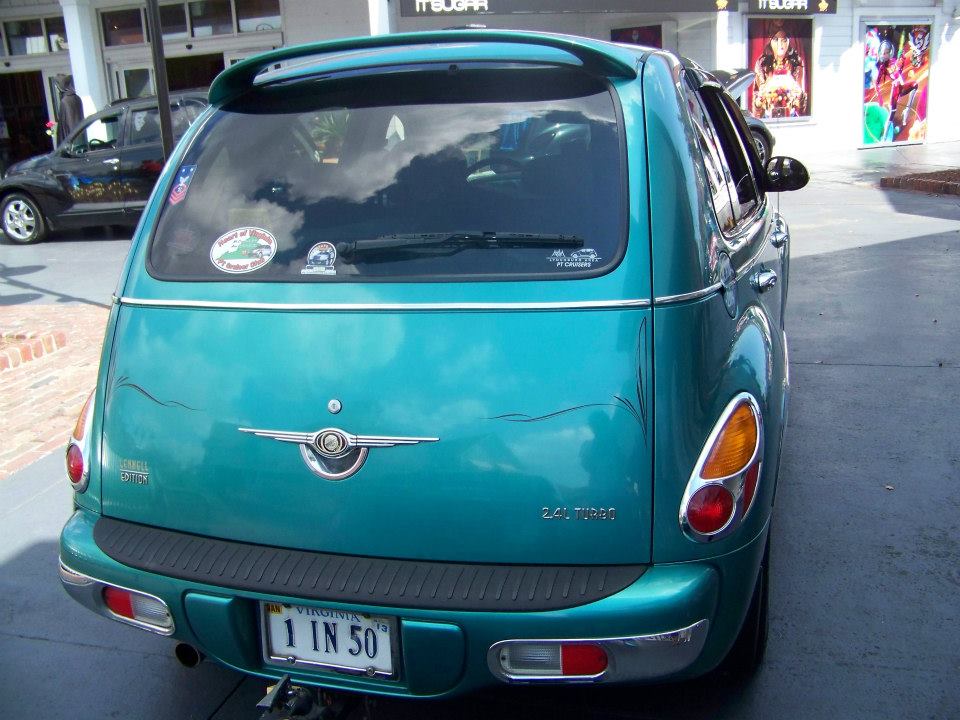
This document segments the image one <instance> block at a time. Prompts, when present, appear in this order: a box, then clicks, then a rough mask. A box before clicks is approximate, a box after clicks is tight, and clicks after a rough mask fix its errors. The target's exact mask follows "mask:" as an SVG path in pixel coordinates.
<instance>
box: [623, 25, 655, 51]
mask: <svg viewBox="0 0 960 720" xmlns="http://www.w3.org/2000/svg"><path fill="white" fill-rule="evenodd" d="M610 39H611V40H612V41H613V42H620V43H630V44H631V45H645V46H646V47H655V48H662V47H663V27H662V26H661V25H641V26H639V27H630V28H617V29H615V30H611V31H610Z"/></svg>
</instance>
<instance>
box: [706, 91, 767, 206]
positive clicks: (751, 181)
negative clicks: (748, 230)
mask: <svg viewBox="0 0 960 720" xmlns="http://www.w3.org/2000/svg"><path fill="white" fill-rule="evenodd" d="M701 97H702V99H703V101H704V105H705V107H706V109H707V111H708V113H709V114H710V117H711V118H712V119H713V122H714V128H715V129H716V136H717V139H718V141H719V144H720V151H721V152H722V153H723V156H724V159H725V160H726V165H727V167H728V168H729V170H730V174H731V176H732V178H733V188H732V193H731V194H735V196H736V202H737V204H738V205H739V212H738V215H737V223H740V222H742V221H743V220H745V219H747V218H749V217H750V216H751V215H752V214H753V213H754V212H755V211H756V210H757V208H758V207H759V206H760V193H759V191H758V190H757V182H756V178H755V177H754V169H753V166H752V165H751V162H750V155H749V153H748V151H747V146H746V145H745V144H744V139H743V138H742V137H741V132H740V130H739V128H738V123H737V122H736V120H735V119H734V118H733V117H732V116H731V114H730V113H731V112H739V110H737V109H736V107H735V106H733V107H731V106H732V105H733V102H732V101H730V102H729V103H727V102H724V100H723V96H722V94H721V92H720V91H719V90H716V89H714V88H704V89H703V90H702V91H701Z"/></svg>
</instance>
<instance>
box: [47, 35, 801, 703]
mask: <svg viewBox="0 0 960 720" xmlns="http://www.w3.org/2000/svg"><path fill="white" fill-rule="evenodd" d="M806 182H807V171H806V170H805V169H804V167H803V165H802V164H800V163H799V162H797V161H796V160H793V159H791V158H785V157H775V158H772V159H771V160H770V161H769V163H768V164H767V165H766V166H763V165H761V162H760V159H759V157H758V156H757V154H756V150H755V147H754V145H753V143H752V142H751V139H750V131H749V129H748V128H747V126H746V124H745V122H744V118H743V116H742V115H741V112H740V110H739V109H738V107H737V105H736V104H735V103H734V101H733V100H732V99H731V98H730V97H729V96H728V95H726V94H725V93H724V91H723V90H722V88H721V86H720V84H719V83H717V82H716V81H715V79H714V78H712V76H710V75H709V74H707V73H705V72H704V71H703V70H701V69H700V68H699V67H698V66H697V65H695V64H694V63H691V62H689V61H685V60H682V59H678V58H676V57H675V56H673V55H671V54H669V53H667V52H663V51H660V50H654V49H646V48H642V47H632V46H631V47H628V46H622V45H616V44H611V43H606V42H601V41H596V40H589V39H583V38H574V37H568V36H561V35H550V34H541V33H531V32H513V31H484V30H455V31H443V32H433V33H418V34H399V35H388V36H382V37H366V38H359V39H348V40H339V41H334V42H326V43H320V44H313V45H307V46H299V47H291V48H283V49H280V50H276V51H273V52H270V53H267V54H264V55H259V56H257V57H254V58H250V59H247V60H244V61H242V62H239V63H237V64H236V65H234V66H232V67H231V68H229V69H228V70H226V71H225V72H224V73H222V74H221V75H220V76H219V77H218V78H217V79H216V81H215V82H214V83H213V85H212V87H211V89H210V107H209V108H208V109H207V110H206V111H205V112H204V114H203V115H202V116H201V117H200V118H199V119H198V121H197V122H196V123H194V125H193V126H192V127H191V129H190V131H189V132H188V133H187V135H185V136H184V138H183V139H182V140H181V141H180V143H179V145H178V146H177V148H176V150H175V151H174V153H173V155H172V156H171V158H170V160H169V162H168V164H167V166H166V169H165V170H164V172H163V175H162V176H161V178H160V180H159V182H158V184H157V186H156V188H155V189H154V192H153V195H152V197H151V199H150V200H149V202H148V204H147V208H146V211H145V213H144V216H143V218H142V220H141V223H140V225H139V227H138V229H137V231H136V235H135V237H134V240H133V245H132V248H131V251H130V255H129V258H128V260H127V263H126V266H125V268H124V270H123V273H122V276H121V278H120V281H119V285H118V289H117V293H116V297H115V298H114V303H113V307H112V311H111V314H110V319H109V324H108V326H107V332H106V339H105V343H104V349H103V355H102V360H101V364H100V371H99V379H98V382H97V386H96V389H95V390H94V392H93V393H92V395H91V397H90V399H89V401H88V402H87V404H86V406H85V407H84V409H83V412H82V414H81V416H80V418H79V420H78V422H77V425H76V428H75V430H74V432H73V437H72V438H71V440H70V443H69V446H68V450H67V456H66V464H67V472H68V475H69V480H70V482H71V484H72V486H73V490H74V492H75V495H74V498H75V499H74V504H75V511H74V512H73V515H72V517H70V519H69V521H68V522H67V524H66V526H65V527H64V529H63V533H62V536H61V541H60V577H61V579H62V582H63V585H64V587H65V588H66V590H67V592H68V593H69V594H70V595H71V596H72V597H73V598H75V599H76V600H77V601H78V602H80V603H81V604H83V605H85V606H86V607H88V608H89V609H91V610H93V611H94V612H97V613H99V614H101V615H103V616H105V617H108V618H111V619H113V620H117V621H119V622H123V623H127V624H129V625H133V626H135V627H137V628H140V629H143V630H147V631H150V632H153V633H157V634H160V635H166V636H170V637H172V638H175V639H176V640H178V641H179V642H180V643H181V644H180V645H178V646H177V651H178V654H179V656H180V657H181V659H183V660H184V661H185V662H188V663H191V664H192V663H195V662H197V661H198V660H199V659H200V658H201V657H203V656H209V657H210V658H213V659H215V660H216V661H218V662H220V663H222V664H224V665H227V666H229V667H232V668H235V669H237V670H240V671H243V672H245V673H250V674H252V675H257V676H261V677H263V678H272V679H276V678H282V677H283V676H289V678H290V681H291V682H296V683H298V684H299V685H301V686H307V687H324V688H328V689H341V690H354V691H361V692H366V693H379V694H384V695H395V696H415V697H441V696H452V695H455V694H460V693H463V692H466V691H470V690H475V689H477V688H481V687H483V686H487V685H495V684H498V683H511V684H513V683H519V684H531V685H532V684H563V683H619V682H638V681H651V680H657V681H660V680H667V679H679V678H687V677H692V676H696V675H701V674H703V673H706V672H708V671H710V670H712V669H713V668H716V667H718V666H719V665H721V663H724V662H726V663H728V664H729V666H730V667H732V668H734V669H737V670H741V671H742V670H746V671H749V670H750V669H752V668H754V667H755V666H756V665H757V664H758V663H759V662H760V660H761V658H762V654H763V649H764V644H765V637H766V624H767V583H768V558H769V552H770V551H769V548H770V519H771V509H772V507H773V503H774V497H775V494H776V489H777V474H778V468H779V461H780V455H781V448H782V443H783V428H784V425H785V422H786V413H787V400H788V395H789V373H788V362H787V340H786V335H785V334H784V323H783V314H784V305H785V301H786V295H787V275H788V258H789V232H788V229H787V226H786V224H785V222H784V220H783V219H782V218H781V217H780V216H779V215H778V213H777V212H776V211H775V209H774V207H773V205H774V203H775V196H773V195H772V194H773V193H776V192H779V191H783V190H795V189H799V188H800V187H802V186H803V185H804V184H805V183H806Z"/></svg>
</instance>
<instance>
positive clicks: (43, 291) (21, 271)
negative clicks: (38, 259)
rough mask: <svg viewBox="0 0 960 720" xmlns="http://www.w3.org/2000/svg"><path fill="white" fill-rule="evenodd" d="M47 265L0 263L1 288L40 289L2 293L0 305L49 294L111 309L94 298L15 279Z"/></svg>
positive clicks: (61, 298)
mask: <svg viewBox="0 0 960 720" xmlns="http://www.w3.org/2000/svg"><path fill="white" fill-rule="evenodd" d="M46 267H47V266H46V265H23V266H20V267H17V266H10V265H7V264H6V263H0V288H3V287H4V286H5V287H7V288H15V289H17V290H37V291H39V292H35V293H29V292H27V293H22V294H20V295H5V294H0V305H22V304H24V303H28V302H31V301H33V300H36V299H38V298H41V297H44V296H45V295H48V296H52V297H53V298H56V301H57V302H58V303H81V304H83V305H95V306H96V307H102V308H104V309H108V310H109V309H110V305H109V304H107V303H99V302H95V301H93V300H87V299H86V298H81V297H77V296H75V295H68V294H65V293H61V292H58V291H56V290H53V289H51V288H43V287H39V286H37V285H34V284H33V283H30V282H25V281H23V280H15V279H14V278H16V277H17V276H19V275H30V274H32V273H38V272H41V271H43V270H45V269H46Z"/></svg>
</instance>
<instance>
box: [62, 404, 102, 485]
mask: <svg viewBox="0 0 960 720" xmlns="http://www.w3.org/2000/svg"><path fill="white" fill-rule="evenodd" d="M94 392H96V391H94ZM93 395H94V393H93V392H91V393H90V395H89V396H88V397H87V401H86V402H85V403H84V404H83V408H82V409H81V410H80V415H79V417H77V424H76V425H74V427H73V433H72V434H71V436H70V442H69V443H68V444H67V457H66V462H67V478H68V479H69V480H70V485H71V486H72V487H73V490H74V492H78V493H82V492H84V491H86V489H87V483H88V482H89V481H90V433H91V430H90V426H91V425H92V424H93V411H92V405H93Z"/></svg>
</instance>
